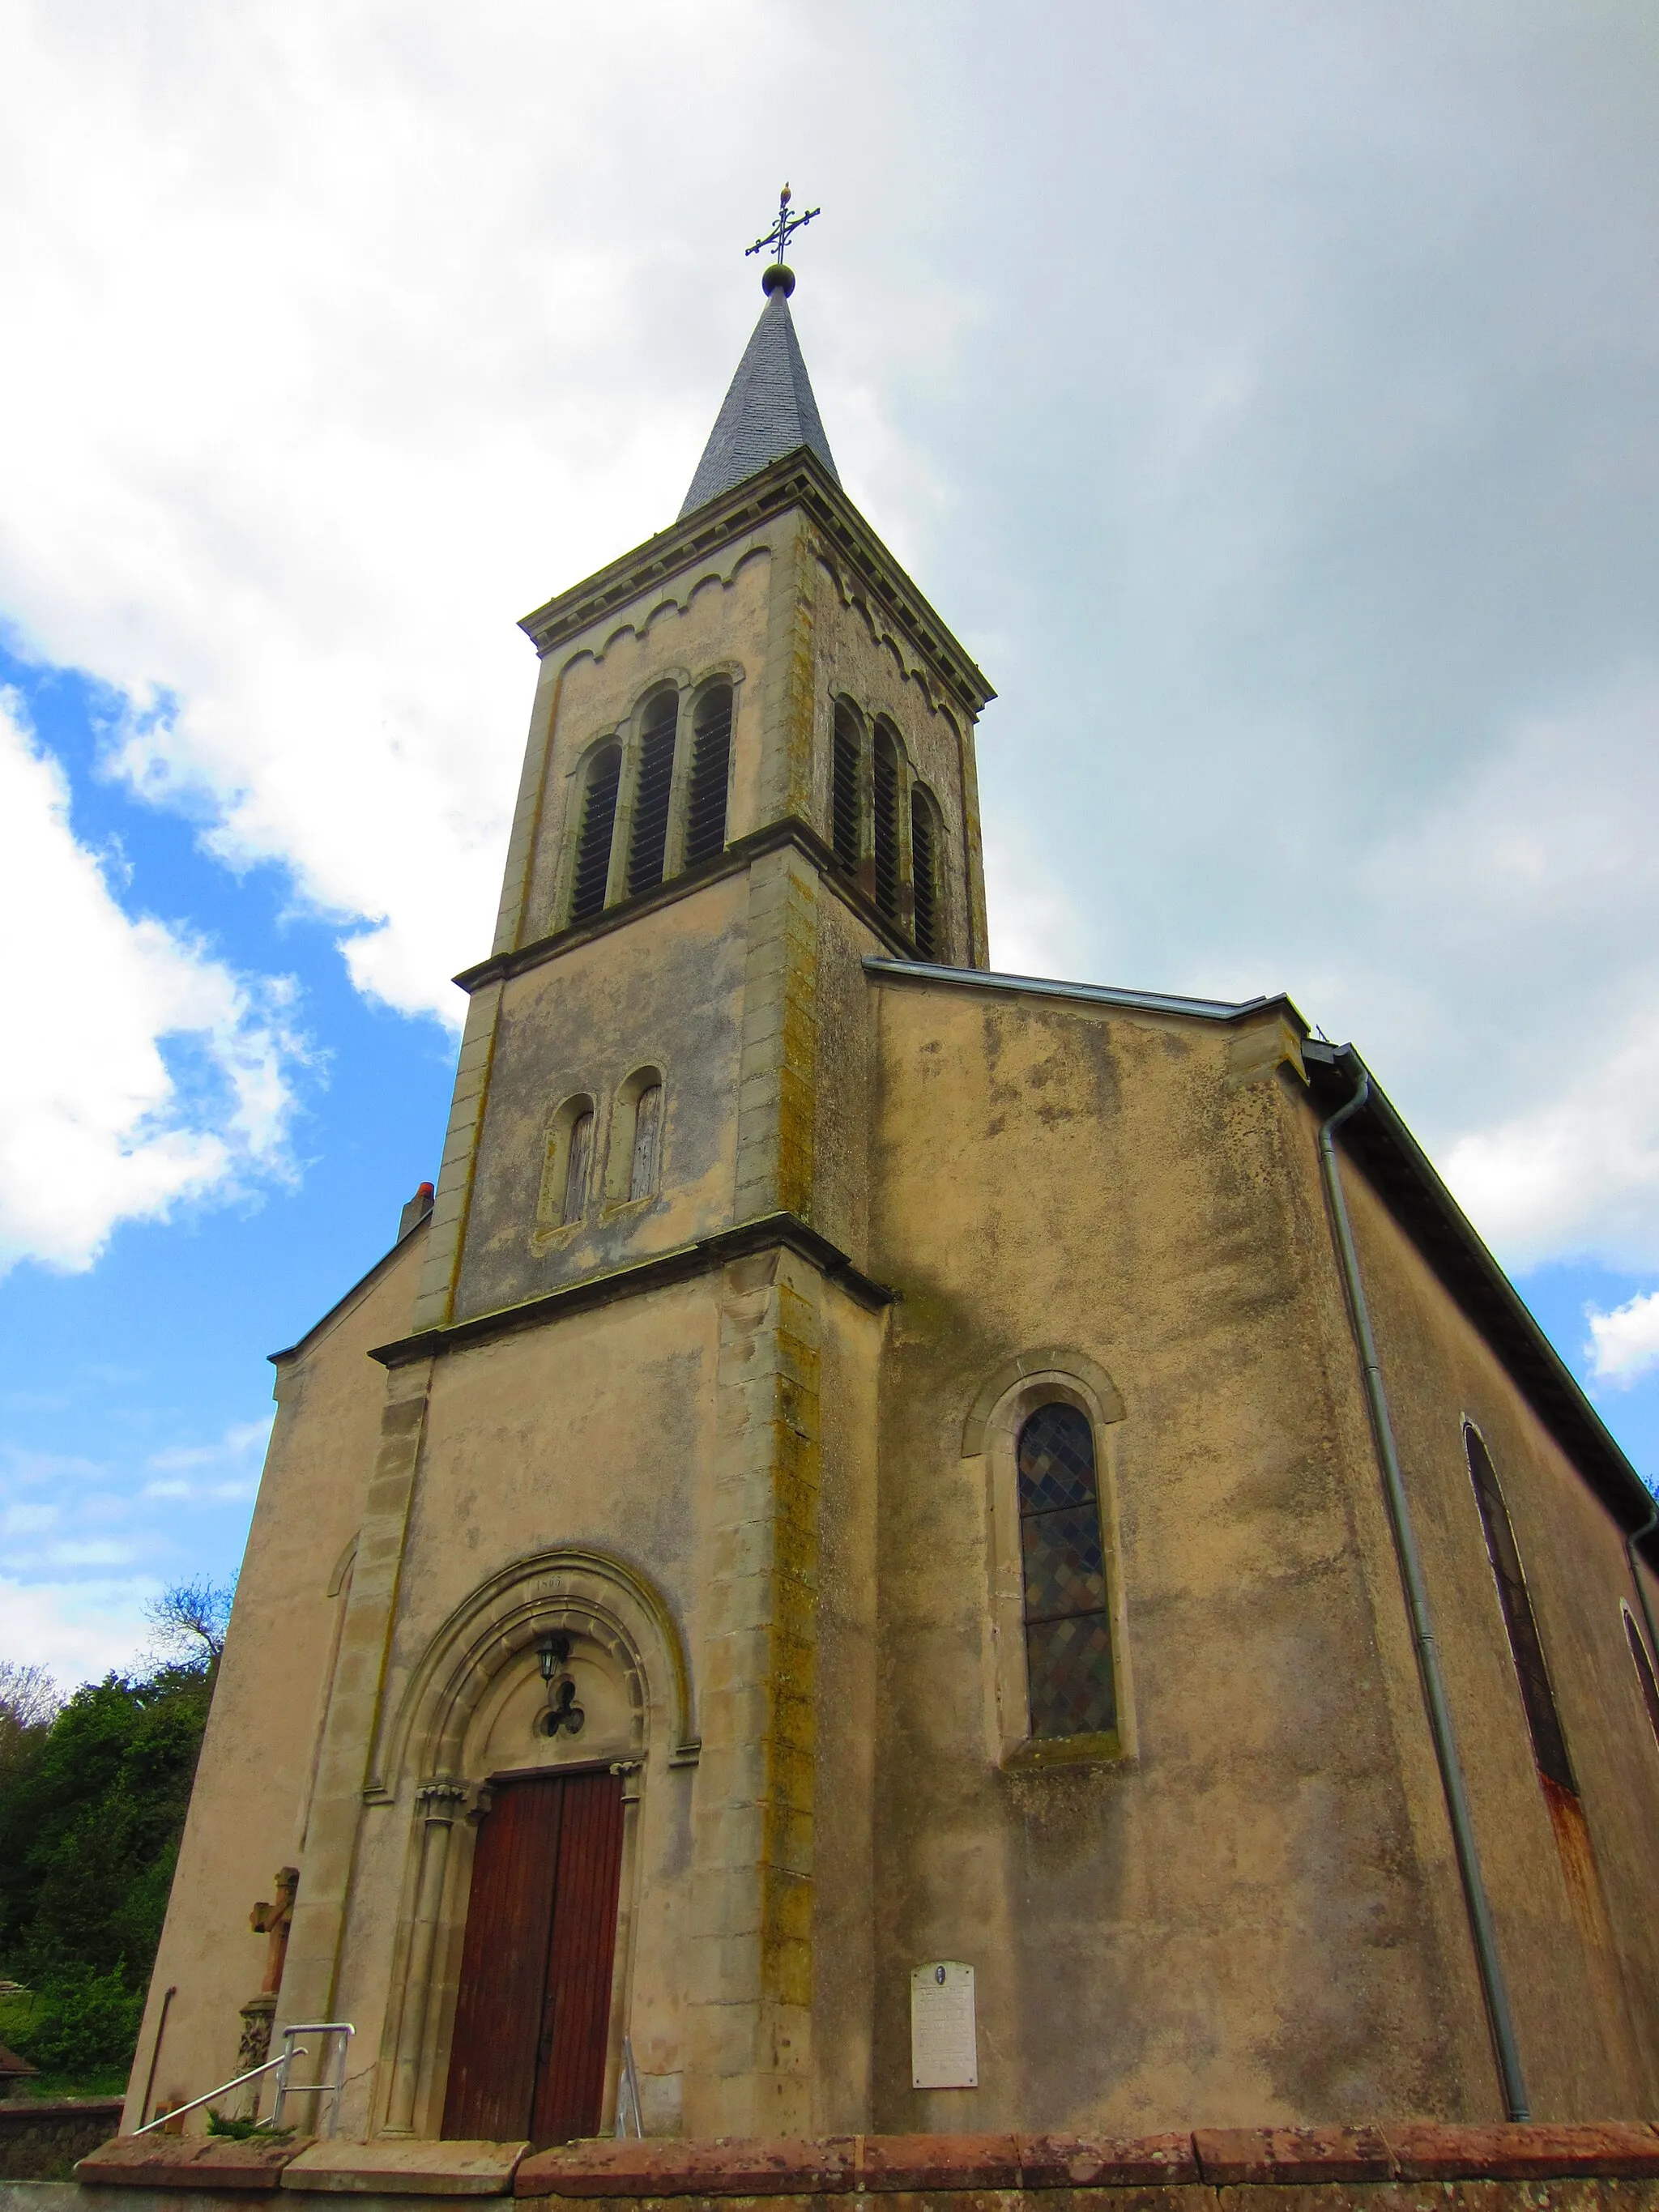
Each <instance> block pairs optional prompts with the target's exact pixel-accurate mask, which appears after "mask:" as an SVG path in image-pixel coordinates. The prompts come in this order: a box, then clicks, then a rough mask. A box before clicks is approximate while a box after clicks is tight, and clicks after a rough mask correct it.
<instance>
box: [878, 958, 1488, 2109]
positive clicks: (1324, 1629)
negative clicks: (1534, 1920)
mask: <svg viewBox="0 0 1659 2212" xmlns="http://www.w3.org/2000/svg"><path fill="white" fill-rule="evenodd" d="M880 997H881V1006H880V1025H881V1062H880V1065H881V1074H880V1107H879V1119H878V1150H877V1166H876V1184H877V1191H876V1198H875V1202H874V1204H873V1205H872V1222H873V1223H874V1225H875V1229H874V1234H873V1237H872V1255H871V1264H872V1270H873V1272H875V1273H878V1275H880V1276H882V1277H884V1279H890V1280H891V1281H892V1282H893V1283H895V1285H896V1287H897V1288H898V1290H899V1291H900V1294H901V1295H900V1303H899V1304H898V1306H897V1308H896V1311H895V1316H894V1322H893V1329H892V1337H891V1342H890V1350H889V1354H888V1358H887V1361H886V1363H885V1366H884V1376H883V1389H882V1425H881V1464H882V1492H881V1522H880V1537H879V1552H880V1559H881V1600H880V1620H881V1678H882V1681H883V1684H884V1696H883V1698H882V1700H881V1706H882V1710H881V1717H880V1752H879V1765H878V1797H879V1802H880V1803H881V1805H882V1808H883V1818H882V1826H881V1830H880V1832H879V1835H878V1847H877V1860H878V1873H877V1893H878V1900H879V1912H880V1920H879V1930H878V1966H877V1974H878V2001H877V2015H876V2021H877V2024H876V2047H877V2055H876V2085H877V2086H876V2093H875V2099H874V2109H873V2114H872V2120H873V2124H874V2125H876V2126H877V2127H879V2128H895V2129H896V2128H901V2127H905V2126H918V2127H945V2126H951V2125H965V2124H974V2125H981V2126H987V2125H1012V2124H1016V2122H1018V2124H1020V2125H1025V2126H1056V2127H1066V2126H1079V2125H1085V2124H1088V2125H1112V2126H1124V2125H1134V2126H1158V2125H1165V2124H1174V2123H1176V2121H1178V2120H1179V2119H1181V2118H1189V2119H1190V2118H1196V2117H1201V2118H1204V2119H1205V2120H1206V2121H1215V2122H1217V2123H1224V2122H1226V2121H1229V2120H1233V2119H1241V2120H1242V2119H1243V2118H1245V2117H1246V2116H1247V2115H1253V2116H1263V2115H1266V2116H1271V2117H1273V2118H1281V2117H1282V2118H1286V2119H1304V2118H1324V2117H1334V2116H1336V2115H1338V2114H1362V2113H1363V2114H1369V2113H1373V2112H1383V2111H1391V2112H1459V2111H1462V2110H1464V2109H1468V2110H1471V2111H1474V2112H1485V2111H1487V2110H1489V2109H1490V2108H1491V2102H1490V2095H1489V2092H1488V2088H1487V2082H1488V2079H1489V2075H1490V2067H1489V2062H1488V2060H1487V2058H1486V2051H1485V2047H1484V2028H1483V2027H1481V2026H1480V2023H1479V2021H1478V2019H1477V2020H1470V2019H1468V2017H1467V2009H1466V2000H1467V1999H1468V1998H1470V1997H1473V1996H1474V1990H1473V1985H1472V1982H1470V1981H1469V1978H1468V1975H1467V1972H1466V1971H1465V1970H1464V1967H1463V1962H1462V1960H1461V1959H1460V1958H1457V1957H1455V1956H1454V1957H1453V1958H1452V1959H1450V1960H1448V1959H1447V1957H1446V1956H1445V1954H1444V1953H1443V1948H1442V1946H1441V1942H1440V1941H1439V1940H1438V1938H1439V1930H1438V1928H1437V1920H1436V1916H1435V1914H1434V1912H1433V1911H1432V1910H1431V1907H1430V1905H1429V1903H1428V1900H1427V1899H1425V1877H1424V1873H1423V1870H1422V1868H1421V1866H1420V1864H1419V1855H1418V1851H1417V1848H1416V1844H1415V1838H1414V1830H1413V1820H1412V1817H1411V1814H1410V1811H1409V1808H1408V1807H1407V1805H1406V1804H1405V1803H1403V1802H1402V1793H1401V1782H1400V1779H1399V1771H1398V1770H1399V1766H1400V1756H1399V1750H1398V1747H1397V1744H1396V1741H1395V1725H1394V1715H1393V1712H1392V1710H1391V1707H1390V1705H1389V1700H1388V1699H1386V1698H1385V1697H1383V1695H1382V1694H1381V1693H1380V1689H1381V1684H1380V1675H1381V1671H1382V1669H1383V1667H1384V1666H1385V1665H1388V1664H1394V1665H1396V1666H1397V1665H1400V1664H1401V1663H1403V1664H1404V1665H1406V1666H1407V1667H1408V1666H1409V1664H1410V1660H1409V1652H1408V1650H1406V1649H1405V1647H1404V1645H1403V1643H1402V1642H1401V1640H1400V1639H1398V1638H1396V1639H1395V1641H1394V1642H1393V1644H1388V1645H1387V1648H1386V1650H1385V1651H1384V1652H1379V1646H1378V1637H1377V1632H1376V1624H1375V1621H1374V1619H1373V1599H1372V1593H1371V1591H1370V1588H1369V1587H1368V1584H1367V1581H1366V1578H1365V1577H1364V1575H1363V1574H1362V1572H1361V1571H1360V1570H1359V1567H1358V1561H1357V1559H1356V1556H1355V1537H1354V1530H1353V1519H1352V1500H1351V1498H1350V1496H1349V1488H1350V1471H1349V1468H1348V1467H1347V1466H1346V1464H1345V1462H1344V1455H1343V1453H1342V1450H1341V1449H1340V1437H1339V1429H1338V1422H1337V1418H1336V1413H1335V1408H1334V1403H1333V1395H1332V1386H1331V1382H1330V1379H1329V1377H1328V1372H1327V1363H1326V1346H1325V1343H1324V1340H1323V1338H1322V1331H1321V1328H1320V1324H1319V1318H1318V1315H1317V1313H1316V1310H1315V1306H1314V1302H1313V1301H1312V1299H1311V1298H1310V1295H1309V1284H1310V1275H1311V1273H1313V1272H1315V1271H1316V1270H1318V1269H1320V1268H1322V1267H1327V1266H1328V1258H1327V1254H1328V1240H1324V1243H1323V1245H1322V1238H1323V1231H1322V1228H1321V1227H1320V1225H1318V1224H1317V1222H1316V1219H1315V1218H1313V1217H1311V1216H1310V1212H1309V1210H1308V1208H1307V1206H1305V1205H1304V1204H1299V1203H1298V1201H1297V1173H1296V1170H1295V1165H1294V1163H1293V1161H1292V1160H1290V1159H1287V1157H1286V1153H1287V1148H1289V1149H1290V1150H1291V1152H1293V1151H1294V1144H1295V1137H1296V1128H1295V1116H1296V1113H1297V1109H1296V1107H1295V1104H1294V1101H1293V1099H1292V1098H1291V1097H1290V1095H1289V1093H1288V1091H1287V1090H1286V1088H1285V1079H1283V1078H1280V1077H1278V1076H1276V1075H1274V1074H1273V1073H1272V1066H1271V1058H1269V1060H1268V1062H1267V1066H1266V1067H1265V1068H1263V1067H1262V1066H1261V1065H1260V1064H1259V1056H1257V1060H1256V1063H1255V1065H1252V1055H1251V1054H1249V1052H1245V1053H1243V1054H1241V1053H1240V1050H1239V1047H1238V1044H1237V1041H1236V1040H1234V1039H1233V1038H1231V1037H1230V1036H1229V1033H1228V1032H1227V1031H1225V1030H1221V1029H1219V1028H1218V1026H1217V1025H1214V1024H1199V1023H1196V1022H1181V1021H1177V1020H1171V1019H1159V1018H1152V1017H1134V1016H1131V1015H1128V1014H1124V1013H1117V1012H1108V1011H1106V1010H1101V1011H1096V1010H1094V1009H1091V1008H1087V1007H1082V1006H1065V1007H1059V1006H1055V1005H1054V1003H1053V1002H1047V1003H1044V1002H1039V1001H1036V1000H1030V1001H1021V1000H1012V999H1010V998H1008V997H1007V996H1006V995H1004V994H999V995H998V996H997V997H996V998H995V999H994V1000H993V999H991V998H989V997H988V996H981V995H980V994H975V993H967V992H953V991H951V990H949V989H944V988H924V987H915V986H909V985H906V986H897V987H894V986H888V987H883V988H882V990H881V994H880ZM1241 1070H1242V1071H1243V1074H1244V1075H1252V1074H1253V1075H1254V1078H1255V1079H1242V1076H1241ZM1289 1080H1290V1081H1291V1082H1292V1083H1293V1082H1294V1078H1291V1079H1289ZM1042 1347H1062V1348H1064V1347H1069V1348H1071V1349H1072V1350H1074V1351H1075V1352H1080V1353H1082V1354H1083V1355H1085V1358H1087V1359H1089V1360H1091V1361H1092V1362H1095V1363H1098V1364H1099V1366H1100V1367H1102V1368H1103V1369H1104V1370H1106V1371H1107V1373H1108V1374H1109V1376H1110V1377H1111V1379H1112V1381H1113V1383H1115V1386H1116V1389H1117V1390H1118V1391H1119V1392H1120V1393H1121V1400H1122V1404H1123V1408H1124V1412H1123V1418H1122V1419H1121V1421H1115V1422H1113V1423H1111V1424H1110V1425H1109V1426H1108V1427H1107V1429H1106V1431H1105V1432H1104V1435H1103V1438H1102V1442H1103V1444H1104V1447H1105V1449H1106V1452H1107V1455H1108V1463H1109V1483H1110V1486H1111V1488H1112V1491H1113V1492H1114V1493H1115V1520H1116V1526H1117V1530H1118V1539H1119V1544H1120V1553H1119V1557H1118V1559H1117V1561H1116V1563H1115V1572H1116V1575H1117V1577H1118V1578H1119V1583H1120V1588H1121V1595H1122V1604H1123V1608H1124V1633H1125V1644H1126V1650H1125V1656H1127V1662H1128V1664H1127V1676H1128V1681H1127V1692H1128V1696H1129V1698H1130V1699H1131V1700H1132V1706H1131V1711H1130V1712H1129V1714H1128V1716H1127V1718H1128V1721H1129V1723H1130V1733H1131V1734H1132V1737H1133V1742H1134V1744H1135V1746H1136V1749H1135V1753H1134V1755H1133V1756H1126V1757H1122V1758H1120V1759H1116V1760H1107V1761H1104V1762H1102V1763H1099V1764H1096V1765H1088V1766H1080V1767H1075V1768H1072V1769H1069V1770H1068V1769H1065V1768H1060V1769H1057V1770H1055V1771H1047V1772H1030V1771H1021V1770H1020V1769H1019V1768H1018V1765H1000V1764H999V1762H998V1759H997V1755H996V1754H997V1742H996V1728H995V1719H994V1682H995V1679H996V1674H997V1664H998V1662H997V1655H996V1654H995V1652H994V1650H991V1649H990V1648H989V1647H990V1630H991V1622H992V1618H993V1608H992V1605H991V1602H990V1595H989V1592H990V1559H989V1546H990V1519H991V1513H990V1504H991V1501H990V1500H989V1498H987V1484H988V1481H989V1480H990V1479H991V1474H992V1470H991V1469H990V1468H988V1466H987V1462H986V1461H985V1460H984V1459H982V1458H980V1459H972V1458H970V1459H964V1458H963V1419H964V1415H965V1414H966V1413H967V1412H968V1410H969V1407H970V1406H971V1405H972V1403H973V1401H974V1400H975V1395H976V1394H977V1393H978V1392H979V1391H980V1390H981V1385H982V1384H983V1383H984V1382H985V1380H986V1378H987V1376H991V1375H993V1374H994V1371H995V1370H996V1369H997V1368H998V1366H999V1364H1000V1363H1003V1362H1006V1360H1007V1359H1008V1358H1010V1357H1011V1356H1012V1355H1015V1354H1018V1353H1020V1352H1033V1351H1036V1350H1038V1349H1040V1348H1042ZM1053 1364H1055V1365H1057V1366H1058V1365H1063V1364H1065V1363H1064V1361H1063V1360H1061V1359H1060V1358H1055V1359H1054V1363H1053ZM1385 1644H1386V1639H1385ZM939 1958H944V1959H962V1960H967V1961H968V1962H969V1963H971V1964H973V1965H975V1967H976V1969H977V1971H978V1977H979V2003H980V2015H981V2053H982V2057H981V2088H980V2089H979V2091H978V2092H976V2093H971V2094H969V2093H929V2094H927V2095H917V2094H915V2093H912V2092H911V2091H910V2090H909V2088H908V2020H907V2017H906V1996H907V1976H908V1969H909V1967H910V1966H912V1965H913V1964H915V1963H917V1962H919V1961H922V1960H931V1959H939ZM1476 2002H1477V2003H1478V1999H1477V2000H1476ZM970 2111H971V2113H972V2115H973V2117H972V2119H971V2121H970V2120H969V2112H970Z"/></svg>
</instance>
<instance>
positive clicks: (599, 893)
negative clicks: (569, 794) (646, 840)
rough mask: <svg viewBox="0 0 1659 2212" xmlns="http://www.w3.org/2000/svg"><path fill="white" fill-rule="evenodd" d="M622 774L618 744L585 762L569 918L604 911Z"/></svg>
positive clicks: (584, 916) (579, 917)
mask: <svg viewBox="0 0 1659 2212" xmlns="http://www.w3.org/2000/svg"><path fill="white" fill-rule="evenodd" d="M621 775H622V747H621V746H620V745H606V746H605V747H604V748H603V749H602V750H600V751H599V752H597V753H595V755H594V756H593V758H592V761H591V762H590V763H588V769H587V785H586V789H585V790H584V792H583V793H582V817H581V828H580V830H579V831H578V833H577V836H576V866H575V870H574V879H573V882H572V884H571V890H570V919H571V920H572V921H587V920H588V919H589V918H590V917H591V916H592V915H596V914H601V913H603V912H604V910H605V885H606V883H607V882H608V880H609V878H610V874H611V830H612V829H614V827H615V826H616V820H617V781H618V780H619V779H620V777H621Z"/></svg>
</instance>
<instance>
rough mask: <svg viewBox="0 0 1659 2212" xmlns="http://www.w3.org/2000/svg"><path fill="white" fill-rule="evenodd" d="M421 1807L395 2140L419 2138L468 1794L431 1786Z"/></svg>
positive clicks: (448, 1785)
mask: <svg viewBox="0 0 1659 2212" xmlns="http://www.w3.org/2000/svg"><path fill="white" fill-rule="evenodd" d="M415 1802H416V1805H417V1807H418V1808H420V1811H421V1813H422V1815H423V1816H424V1817H423V1820H422V1828H421V1869H420V1873H419V1875H418V1876H417V1877H416V1884H415V1925H414V1927H413V1929H412V1930H411V1931H410V1939H409V1966H408V1969H407V1971H406V1972H405V1973H404V2002H403V2013H402V2016H401V2018H400V2019H399V2021H398V2057H397V2066H396V2071H395V2072H394V2074H393V2075H392V2102H391V2106H390V2108H389V2110H388V2111H387V2113H386V2133H387V2134H388V2135H393V2136H406V2135H411V2134H412V2133H413V2132H414V2127H415V2093H416V2090H417V2088H418V2087H420V2076H421V2050H422V2045H423V2044H424V2042H425V2040H426V2015H427V2004H428V1997H429V1996H430V1993H431V1989H432V1954H433V1951H434V1949H435V1947H436V1944H437V1941H438V1924H439V1922H440V1920H441V1917H442V1914H443V1903H444V1875H445V1873H446V1872H447V1869H448V1866H449V1832H450V1829H451V1827H452V1826H453V1823H454V1820H455V1816H456V1814H458V1813H459V1811H460V1809H461V1808H462V1806H463V1805H464V1804H465V1802H466V1791H465V1789H464V1788H463V1787H462V1785H461V1784H459V1782H428V1783H424V1784H422V1786H421V1788H420V1789H419V1790H416V1793H415Z"/></svg>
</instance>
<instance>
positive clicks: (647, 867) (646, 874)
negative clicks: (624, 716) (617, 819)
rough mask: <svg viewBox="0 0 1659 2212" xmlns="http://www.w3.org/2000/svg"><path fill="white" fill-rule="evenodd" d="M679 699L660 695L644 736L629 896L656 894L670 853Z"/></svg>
mask: <svg viewBox="0 0 1659 2212" xmlns="http://www.w3.org/2000/svg"><path fill="white" fill-rule="evenodd" d="M679 707H680V702H679V698H678V695H677V694H676V693H675V692H672V691H659V693H658V694H657V696H656V697H655V698H654V699H653V700H652V702H651V703H650V705H649V706H648V707H647V708H646V710H645V720H644V725H643V727H642V728H641V732H640V775H639V782H638V785H637V786H636V787H635V793H634V835H633V839H632V842H631V843H630V846H629V854H628V895H629V897H630V898H634V897H636V896H638V895H639V893H640V892H641V891H648V890H655V889H656V887H657V885H658V884H659V883H660V882H661V881H662V866H663V856H664V854H665V852H666V851H667V849H668V796H669V793H670V792H671V790H672V788H673V783H674V732H675V730H676V728H677V727H678V721H679Z"/></svg>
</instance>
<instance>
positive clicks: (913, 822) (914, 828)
mask: <svg viewBox="0 0 1659 2212" xmlns="http://www.w3.org/2000/svg"><path fill="white" fill-rule="evenodd" d="M910 869H911V878H912V884H913V887H914V890H915V940H916V951H918V952H919V953H920V954H921V957H922V958H923V959H924V960H934V959H937V958H938V957H939V853H938V841H937V839H936V838H935V836H934V835H933V808H932V807H931V806H930V805H928V803H927V798H926V797H925V795H924V794H923V793H921V792H920V791H913V792H912V793H911V794H910Z"/></svg>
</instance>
